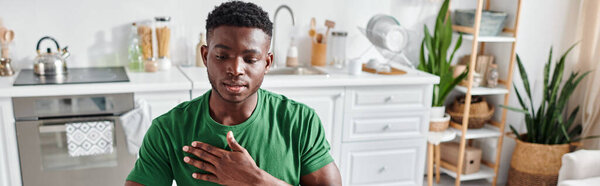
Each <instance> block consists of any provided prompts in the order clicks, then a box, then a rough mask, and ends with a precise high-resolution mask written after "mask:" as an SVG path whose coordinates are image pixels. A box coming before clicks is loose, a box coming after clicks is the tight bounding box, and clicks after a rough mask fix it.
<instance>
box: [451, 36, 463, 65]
mask: <svg viewBox="0 0 600 186" xmlns="http://www.w3.org/2000/svg"><path fill="white" fill-rule="evenodd" d="M458 34H459V35H458V41H456V45H454V50H453V51H452V54H451V55H450V59H449V60H448V62H452V60H453V59H454V54H455V53H456V51H457V50H458V48H460V45H461V44H462V40H463V34H462V33H458Z"/></svg>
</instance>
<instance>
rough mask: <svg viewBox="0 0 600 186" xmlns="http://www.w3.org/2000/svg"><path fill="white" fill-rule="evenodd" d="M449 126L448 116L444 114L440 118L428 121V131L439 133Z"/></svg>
mask: <svg viewBox="0 0 600 186" xmlns="http://www.w3.org/2000/svg"><path fill="white" fill-rule="evenodd" d="M449 125H450V115H449V114H444V117H442V118H431V119H430V120H429V131H432V132H440V131H444V130H446V129H448V126H449Z"/></svg>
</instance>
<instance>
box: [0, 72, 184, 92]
mask: <svg viewBox="0 0 600 186" xmlns="http://www.w3.org/2000/svg"><path fill="white" fill-rule="evenodd" d="M19 73H20V71H19ZM17 76H18V74H15V75H13V76H10V77H0V98H2V97H26V96H55V95H77V94H105V93H120V92H151V91H164V90H169V91H175V90H188V91H189V90H190V89H191V88H192V84H191V83H190V81H189V80H188V79H187V78H186V76H185V75H183V73H181V71H180V70H179V68H177V67H173V68H171V70H169V71H159V72H154V73H145V72H130V71H129V70H127V76H128V77H129V82H115V83H87V84H64V85H32V86H13V82H14V81H15V79H16V78H17Z"/></svg>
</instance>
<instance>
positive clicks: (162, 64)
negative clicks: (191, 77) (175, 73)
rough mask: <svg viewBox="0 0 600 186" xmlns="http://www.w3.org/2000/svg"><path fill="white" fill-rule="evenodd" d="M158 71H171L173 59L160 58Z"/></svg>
mask: <svg viewBox="0 0 600 186" xmlns="http://www.w3.org/2000/svg"><path fill="white" fill-rule="evenodd" d="M157 61H158V70H160V71H167V70H169V69H171V64H172V63H171V59H169V58H167V57H161V58H158V60H157Z"/></svg>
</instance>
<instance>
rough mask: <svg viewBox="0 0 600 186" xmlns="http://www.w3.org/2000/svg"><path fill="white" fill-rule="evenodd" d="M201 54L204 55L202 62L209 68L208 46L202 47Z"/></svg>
mask: <svg viewBox="0 0 600 186" xmlns="http://www.w3.org/2000/svg"><path fill="white" fill-rule="evenodd" d="M200 52H201V53H202V61H203V62H204V66H205V67H208V65H206V64H207V62H208V60H207V59H208V46H206V45H202V47H201V48H200Z"/></svg>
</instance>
